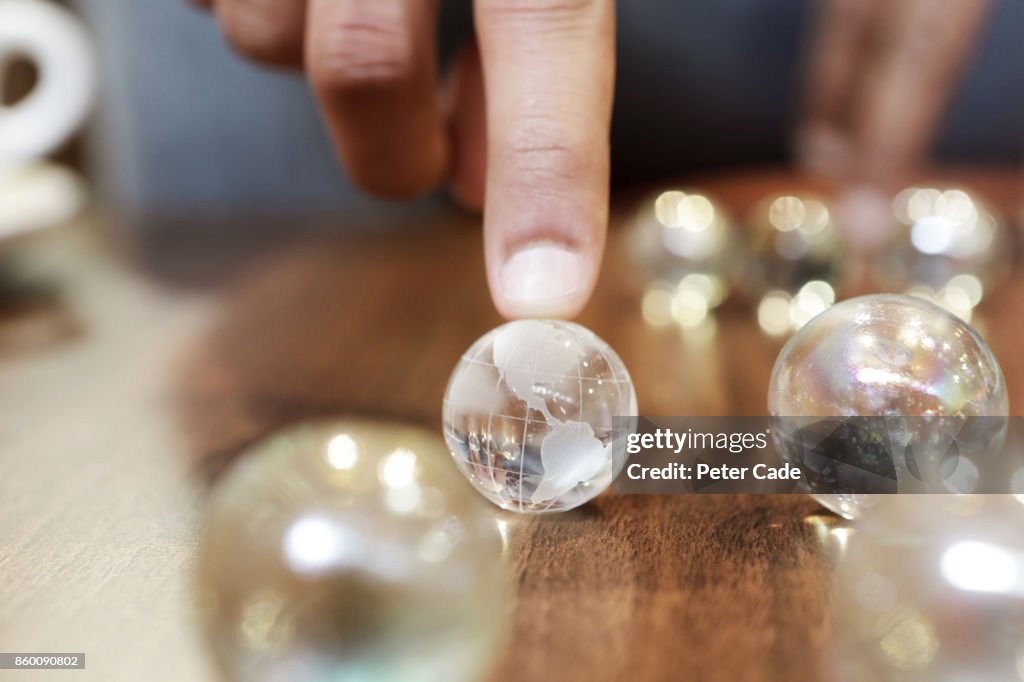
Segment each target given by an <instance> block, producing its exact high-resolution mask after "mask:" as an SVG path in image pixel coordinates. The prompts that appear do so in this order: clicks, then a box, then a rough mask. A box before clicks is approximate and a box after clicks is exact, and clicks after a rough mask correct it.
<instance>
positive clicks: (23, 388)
mask: <svg viewBox="0 0 1024 682" xmlns="http://www.w3.org/2000/svg"><path fill="white" fill-rule="evenodd" d="M954 177H956V176H955V175H954ZM967 179H968V180H970V181H971V182H972V184H973V185H974V186H975V187H977V188H978V190H979V191H980V193H981V194H982V195H983V196H986V197H987V198H988V199H989V201H990V202H991V203H993V204H994V205H996V206H997V207H998V208H1001V209H1002V210H1003V211H1004V212H1006V213H1008V214H1011V215H1019V211H1020V201H1021V186H1020V178H1019V176H1012V175H1006V174H978V173H974V174H968V175H967ZM798 182H799V181H795V180H793V179H791V178H786V177H784V176H779V175H753V176H747V177H741V178H712V179H707V180H705V181H701V182H694V183H692V184H695V185H698V186H700V187H702V188H704V189H707V190H708V191H710V192H713V193H714V194H715V195H717V196H718V197H719V198H720V199H721V200H722V201H723V202H725V203H726V204H728V205H730V206H732V207H733V208H735V209H736V210H738V211H742V210H743V209H744V208H746V207H748V206H750V205H751V204H752V203H753V202H754V201H756V200H758V199H759V198H761V196H763V195H764V194H766V193H768V192H770V191H776V190H779V189H782V188H788V187H793V186H794V183H798ZM687 184H690V183H687ZM795 186H799V184H797V185H795ZM399 220H401V221H402V222H404V223H408V221H409V218H408V216H403V217H401V218H399V219H389V220H380V219H378V220H376V221H374V220H355V219H350V222H359V223H360V225H364V226H365V227H368V228H374V229H369V230H361V231H356V232H354V233H349V234H347V235H341V234H337V233H334V234H330V233H328V232H327V231H320V230H315V229H308V230H306V229H303V230H300V231H298V232H296V233H295V234H293V235H290V236H289V235H284V236H282V235H281V234H277V235H275V236H273V237H267V238H264V237H263V236H262V232H256V233H253V232H249V233H243V232H242V231H241V230H234V231H232V232H229V233H219V234H210V233H200V232H199V231H197V230H189V229H187V228H180V229H177V230H175V231H174V232H173V233H166V232H158V233H157V234H156V235H155V236H153V237H147V238H146V239H143V240H141V241H136V242H134V243H133V244H131V247H130V248H128V249H124V248H114V246H112V244H111V243H110V240H109V239H107V238H104V237H102V236H100V233H101V232H102V231H101V230H95V229H83V228H81V227H78V226H76V227H74V228H73V229H67V230H63V231H58V232H54V233H53V234H50V235H46V236H43V237H41V238H40V239H38V240H36V241H34V242H33V243H32V244H30V245H26V246H24V247H23V248H22V249H21V250H20V251H19V262H18V263H17V268H14V267H12V266H10V265H9V266H8V267H6V268H5V273H6V276H7V277H8V279H15V278H21V279H28V280H29V281H33V282H44V283H45V282H48V283H50V284H49V285H48V286H47V287H43V288H42V289H39V288H38V285H33V286H34V288H32V289H31V291H30V292H29V293H25V289H24V286H23V285H21V284H18V283H17V282H15V283H13V284H12V283H10V282H9V283H8V288H7V293H5V294H4V299H3V301H2V302H0V400H2V414H3V422H2V426H0V434H2V436H0V438H2V449H0V466H2V470H3V471H4V472H5V473H6V474H7V475H6V476H4V477H3V478H2V480H0V500H2V502H0V522H2V528H3V530H4V540H5V542H4V547H3V550H2V551H0V575H2V576H3V577H4V578H5V579H4V581H3V584H2V585H0V602H2V603H4V604H5V607H4V609H3V611H2V613H0V642H2V644H3V648H4V649H5V650H8V651H50V650H56V649H60V650H67V651H85V652H87V655H88V657H89V658H88V661H89V662H88V672H87V675H89V678H90V679H92V678H95V679H129V678H131V679H137V678H145V679H151V680H163V679H166V680H181V679H192V680H201V679H208V678H210V676H211V674H212V673H211V671H210V670H209V669H208V666H207V664H206V662H205V660H204V658H203V657H202V650H201V646H200V642H199V636H198V634H197V633H196V631H195V628H194V627H193V620H192V615H193V614H192V609H191V606H190V601H189V594H190V592H189V589H190V582H189V581H190V566H191V563H190V562H191V560H192V557H193V554H194V541H195V537H196V528H197V524H198V521H199V515H200V510H201V505H202V498H203V495H204V492H205V489H206V486H207V485H208V483H209V481H210V480H211V479H212V478H214V477H215V476H216V474H217V472H219V471H220V470H221V469H222V468H223V466H224V465H225V464H226V462H227V461H228V460H229V459H230V458H231V457H232V456H233V455H234V454H235V453H237V452H238V451H239V449H240V448H242V447H244V446H245V445H247V444H249V443H251V442H253V441H255V440H257V439H259V438H260V437H261V436H263V435H265V434H267V433H269V432H271V431H273V430H275V429H277V428H279V427H281V426H283V425H285V424H288V423H292V422H294V421H297V420H301V419H305V418H308V417H312V416H320V415H327V414H339V413H347V414H359V415H379V416H387V417H393V418H399V419H403V420H407V421H410V422H415V423H420V424H423V425H426V426H428V427H430V428H432V429H436V430H437V431H438V433H439V432H440V402H441V396H442V394H443V392H444V388H445V383H446V381H447V379H448V374H449V372H450V371H451V369H452V366H453V365H454V362H455V360H456V359H457V358H458V356H459V354H460V353H461V352H462V351H463V350H464V349H465V348H466V347H468V345H469V344H470V343H471V342H472V341H473V340H475V339H476V338H478V337H479V336H480V335H481V334H483V333H484V332H486V331H487V330H488V329H490V328H492V327H493V326H495V325H496V324H498V323H499V322H500V320H499V318H498V317H497V314H496V313H495V311H494V310H493V306H492V304H491V303H490V300H489V297H488V294H487V291H486V288H485V284H484V274H483V262H482V258H481V254H482V245H481V239H480V234H479V230H478V229H476V227H475V221H473V220H472V219H469V218H466V217H462V216H457V215H455V214H454V213H453V212H451V211H450V210H448V209H445V208H442V207H435V208H427V209H424V210H423V211H422V217H421V218H420V222H421V223H422V224H420V225H417V226H415V227H413V226H409V225H404V226H403V225H400V224H398V221H399ZM94 222H98V221H94ZM93 227H95V225H93ZM179 227H180V226H179ZM403 228H404V229H403ZM625 251H626V249H625V247H624V244H623V233H622V231H621V230H613V232H612V234H611V236H610V239H609V246H608V256H607V258H606V261H605V264H604V270H603V273H602V276H601V280H600V283H599V285H598V289H597V292H596V293H595V296H594V299H593V301H592V302H591V304H590V305H589V306H588V307H587V309H586V311H585V312H584V314H583V315H582V316H581V318H580V320H579V321H580V322H581V323H582V324H584V325H586V326H588V327H590V328H592V329H593V330H594V331H595V332H597V333H598V334H599V335H600V336H601V337H602V338H604V339H606V340H607V341H608V342H609V343H610V344H611V345H612V346H613V347H614V348H615V349H616V350H617V351H618V353H619V354H620V355H621V357H622V358H623V360H624V361H625V362H626V364H627V366H628V367H629V369H630V371H631V373H632V375H633V379H634V382H635V385H636V390H637V394H638V396H639V402H640V411H641V413H644V414H655V415H657V414H662V415H668V414H677V415H716V414H722V415H725V414H751V415H756V414H764V411H765V394H766V389H767V384H768V375H769V371H770V369H771V367H772V363H773V362H774V359H775V356H776V354H777V353H778V350H779V348H780V347H781V343H782V342H781V340H778V339H773V338H769V337H766V336H764V335H763V334H761V333H760V332H759V330H758V327H757V323H756V320H755V319H754V317H753V315H752V314H751V312H750V311H749V310H748V309H746V308H744V307H742V306H739V305H726V306H725V307H724V308H723V309H722V310H721V311H720V313H719V314H718V315H717V316H716V318H715V320H714V324H713V325H711V326H705V327H702V328H701V329H700V330H698V331H694V332H686V331H682V330H680V329H678V328H676V327H666V328H659V329H655V328H652V327H650V326H648V325H646V324H645V323H644V321H643V317H642V315H641V312H640V304H639V301H640V297H641V291H640V286H639V284H638V282H637V278H636V277H635V276H634V274H633V273H632V272H631V269H630V265H629V263H628V257H627V254H626V253H625ZM15 269H16V270H17V271H18V272H16V273H15V272H14V270H15ZM1022 312H1024V274H1022V273H1021V272H1019V271H1018V272H1016V273H1015V274H1014V276H1013V277H1012V279H1011V281H1010V282H1009V284H1008V285H1007V286H1005V287H1004V288H1003V289H1002V290H1000V291H998V292H996V293H995V294H993V295H992V296H991V297H990V298H989V299H987V300H986V301H984V302H983V303H982V306H981V308H980V309H979V310H978V311H977V314H978V316H977V318H976V321H979V326H980V327H981V328H982V330H983V334H984V335H985V337H986V339H987V340H988V341H989V343H990V345H991V347H992V349H993V351H994V353H995V354H996V356H997V357H998V358H999V360H1000V362H1001V364H1002V367H1003V370H1004V372H1005V374H1006V377H1007V381H1008V384H1009V389H1010V391H1009V392H1010V405H1011V412H1012V413H1020V407H1018V406H1020V405H1022V404H1024V356H1022V354H1021V352H1020V351H1019V335H1020V332H1021V323H1020V320H1021V313H1022ZM495 514H496V515H497V516H498V518H499V519H500V522H501V526H502V528H503V530H504V534H505V537H506V544H507V554H508V558H509V560H510V562H511V563H512V565H513V569H514V572H515V579H516V589H515V593H516V594H515V603H514V605H513V612H512V614H511V616H510V619H511V622H510V627H509V630H508V634H507V638H506V647H505V650H504V651H503V653H502V654H501V655H500V656H499V659H498V661H497V662H496V667H495V672H494V675H493V679H495V680H507V679H564V680H576V679H579V680H584V679H587V680H599V679H600V680H604V679H607V680H617V679H624V678H627V677H628V678H631V679H680V678H683V679H700V680H709V681H715V680H723V681H726V680H728V681H730V682H731V681H735V680H751V681H755V682H757V681H765V682H769V681H776V680H783V679H784V680H789V681H800V680H808V681H811V680H820V679H823V678H826V677H827V672H826V671H827V669H828V662H829V656H828V654H829V642H830V621H829V617H828V596H827V595H828V584H829V576H830V569H831V563H830V562H831V558H830V556H831V554H830V552H831V545H830V543H831V542H832V541H834V540H835V538H836V537H837V533H836V532H834V529H835V527H836V526H837V521H836V520H835V519H834V518H833V517H830V516H827V515H824V514H823V513H822V512H820V510H819V508H818V507H817V506H816V505H815V504H814V503H813V501H811V500H809V499H808V498H805V497H802V496H780V497H756V496H675V497H654V496H614V495H605V496H602V497H601V498H599V499H598V500H597V501H596V502H595V503H593V504H590V505H587V506H586V507H584V508H582V509H579V510H576V511H574V512H570V513H567V514H564V515H558V516H551V517H516V516H515V515H512V514H505V513H501V512H498V511H495Z"/></svg>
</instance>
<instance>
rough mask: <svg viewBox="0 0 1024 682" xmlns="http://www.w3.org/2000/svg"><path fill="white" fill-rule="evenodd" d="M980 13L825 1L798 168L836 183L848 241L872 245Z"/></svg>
mask: <svg viewBox="0 0 1024 682" xmlns="http://www.w3.org/2000/svg"><path fill="white" fill-rule="evenodd" d="M989 9H990V3H989V2H986V1H985V0H957V1H954V2H941V3H938V2H934V0H827V2H825V3H824V4H823V5H822V7H821V15H820V17H819V19H820V21H819V26H818V33H817V35H816V39H815V42H814V45H813V48H812V50H811V55H810V57H811V61H810V72H809V80H808V83H807V88H808V89H807V100H806V108H805V112H804V121H803V124H802V127H801V128H802V129H801V132H800V134H799V136H798V140H797V155H798V158H799V160H800V162H801V163H802V165H803V166H804V167H806V168H808V169H809V170H812V171H814V172H816V173H821V174H824V175H827V176H831V177H833V178H836V179H838V180H839V181H841V182H842V183H843V184H844V186H845V187H847V190H846V191H845V193H844V194H842V195H841V196H840V199H839V205H838V208H839V210H840V211H841V213H842V214H843V218H844V223H845V224H846V225H847V226H848V228H849V232H850V234H849V236H850V238H851V240H852V241H853V243H854V244H855V245H857V246H860V247H862V248H864V249H867V250H871V249H874V248H877V247H878V246H880V245H881V244H882V243H883V242H884V240H885V238H886V236H887V230H888V227H889V225H890V224H891V211H890V208H889V196H891V193H892V191H893V190H894V189H895V188H896V187H898V186H899V185H900V184H901V183H904V182H907V181H908V180H910V179H911V176H912V174H913V172H914V170H915V168H916V167H918V166H919V164H920V163H921V162H922V160H924V157H925V156H926V155H927V152H928V148H929V145H930V143H931V141H932V139H933V137H934V134H935V132H936V130H937V128H938V126H939V124H940V123H941V119H942V115H943V114H944V113H945V111H946V107H947V104H948V102H949V100H950V98H951V96H952V94H953V92H954V89H955V87H956V85H957V83H958V82H959V76H960V75H961V72H962V70H963V66H964V64H965V62H966V61H967V60H968V58H969V57H970V53H971V50H972V47H974V45H975V43H976V42H977V38H978V35H979V33H980V30H981V28H982V26H983V24H984V19H985V17H986V15H987V13H988V10H989Z"/></svg>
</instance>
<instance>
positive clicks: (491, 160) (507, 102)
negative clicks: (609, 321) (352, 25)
mask: <svg viewBox="0 0 1024 682" xmlns="http://www.w3.org/2000/svg"><path fill="white" fill-rule="evenodd" d="M476 23H477V36H478V38H479V43H480V54H481V58H482V64H483V73H484V83H485V90H486V99H487V107H486V109H487V185H486V190H485V202H484V237H485V258H486V262H487V274H488V282H489V284H490V287H491V294H492V296H493V298H494V303H495V305H496V306H497V308H498V310H499V312H501V313H502V314H503V315H504V316H506V317H572V316H575V315H576V314H577V313H578V312H579V311H580V309H581V308H582V307H583V305H584V304H585V303H586V302H587V299H588V298H589V297H590V293H591V291H592V290H593V287H594V282H595V280H596V278H597V272H598V269H599V267H600V262H601V256H602V253H603V251H604V237H605V231H606V229H607V223H608V178H609V158H608V156H609V143H608V130H609V125H610V121H611V103H612V85H613V80H614V69H615V66H614V7H613V3H612V2H611V0H477V2H476Z"/></svg>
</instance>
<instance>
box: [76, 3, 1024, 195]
mask: <svg viewBox="0 0 1024 682" xmlns="http://www.w3.org/2000/svg"><path fill="white" fill-rule="evenodd" d="M75 1H76V2H77V4H78V6H79V7H80V9H81V10H82V13H83V14H84V16H85V18H86V20H87V22H88V23H89V24H90V26H91V29H92V31H93V34H94V36H95V38H96V41H97V44H98V49H99V51H100V58H101V64H102V68H103V73H102V77H101V84H102V87H103V89H104V92H103V96H102V102H101V110H100V112H99V113H98V115H97V117H96V120H95V125H94V129H93V131H92V134H91V136H90V139H89V145H88V150H89V154H88V156H89V158H90V159H91V160H92V163H93V165H94V170H95V171H96V174H95V176H96V177H97V178H98V182H99V191H100V196H101V199H102V200H103V201H104V202H105V203H107V204H108V205H111V206H113V207H115V208H116V209H118V210H120V211H124V212H126V213H128V214H137V213H142V214H161V213H174V214H180V213H183V212H190V211H203V212H209V211H217V212H233V211H242V212H246V213H256V212H261V211H269V212H275V213H277V212H282V213H286V212H323V211H328V210H333V209H338V208H344V209H353V208H358V207H368V206H374V207H375V206H379V205H380V202H376V201H374V200H372V199H370V198H368V197H366V196H364V195H362V194H361V193H360V192H359V191H358V190H355V189H353V188H352V187H351V186H350V185H349V184H348V182H347V181H346V179H345V176H344V172H343V170H342V169H341V168H339V167H338V165H337V163H336V162H335V159H334V157H333V156H332V154H331V152H330V148H329V145H328V143H327V139H326V136H325V133H324V131H323V129H322V127H321V124H320V121H319V118H318V115H317V112H316V110H315V108H314V106H313V102H312V98H311V94H310V92H309V89H308V88H307V86H306V84H305V82H304V81H303V79H302V78H301V76H299V75H296V74H289V73H282V72H276V73H275V72H271V71H267V70H264V69H261V68H259V67H256V66H253V65H251V64H249V63H247V62H245V61H244V60H243V59H241V58H240V57H238V56H236V55H235V54H234V53H232V52H231V51H230V49H229V48H228V47H227V46H226V45H225V44H224V42H223V41H222V40H221V37H220V34H219V31H218V28H217V25H216V24H215V22H214V21H212V19H211V18H210V17H209V16H208V15H207V14H205V13H204V12H202V11H200V10H198V9H196V8H194V7H192V6H190V5H189V4H188V3H187V2H185V0H75ZM936 5H937V8H940V7H941V5H942V2H938V1H937V2H936ZM810 9H811V6H810V5H808V3H807V2H801V1H797V0H717V1H716V2H705V1H701V2H667V1H665V2H656V1H653V0H644V1H643V2H619V3H618V74H617V85H616V104H615V115H614V122H613V129H612V148H613V179H614V181H615V182H616V183H629V182H639V181H646V180H650V179H653V178H657V177H661V176H666V175H672V174H684V173H688V172H693V171H697V170H708V169H714V168H720V167H724V166H733V165H753V164H764V163H771V162H776V163H777V162H780V161H784V160H785V159H787V158H788V156H789V148H790V138H791V136H792V130H793V126H794V122H795V116H796V113H797V106H798V103H799V96H800V84H801V82H802V74H801V63H802V61H801V55H802V52H803V46H804V45H805V44H806V39H807V34H808V30H809V28H810V24H811V22H810V11H809V10H810ZM471 26H472V17H471V11H470V3H469V2H468V1H462V2H446V3H444V9H443V12H442V19H441V22H440V29H439V30H440V32H441V44H442V46H443V47H442V53H443V55H442V56H443V58H444V56H446V55H450V54H451V53H452V52H453V51H454V49H455V48H456V47H457V46H458V45H459V44H460V43H461V42H462V41H463V40H464V39H465V37H466V36H467V35H468V33H469V31H470V30H471ZM1022 40H1024V2H1021V1H1020V0H1000V1H999V2H997V3H996V7H995V9H994V12H993V16H992V17H991V20H990V21H989V23H988V26H987V28H986V35H985V36H984V38H983V39H982V45H981V47H980V50H979V52H978V54H977V56H976V58H975V59H974V61H973V63H972V64H970V65H968V67H967V69H966V75H965V77H964V79H963V83H962V86H961V88H960V90H959V92H958V94H957V96H956V98H955V101H954V102H953V105H952V107H951V108H950V110H949V111H948V113H947V116H946V119H945V123H944V125H943V128H942V131H941V134H940V136H939V140H938V142H937V146H936V149H935V153H936V156H937V157H938V158H939V159H940V160H943V161H956V162H971V163H975V162H977V163H988V164H1018V165H1019V164H1021V163H1024V51H1022V47H1021V46H1022Z"/></svg>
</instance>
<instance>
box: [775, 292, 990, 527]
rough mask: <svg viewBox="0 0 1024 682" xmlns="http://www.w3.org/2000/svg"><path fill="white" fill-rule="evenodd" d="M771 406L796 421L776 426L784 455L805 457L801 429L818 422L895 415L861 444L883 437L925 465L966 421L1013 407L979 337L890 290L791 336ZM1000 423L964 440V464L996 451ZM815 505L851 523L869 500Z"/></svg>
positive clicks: (828, 498)
mask: <svg viewBox="0 0 1024 682" xmlns="http://www.w3.org/2000/svg"><path fill="white" fill-rule="evenodd" d="M768 410H769V413H770V414H771V415H772V416H773V417H776V418H778V417H786V418H789V419H776V420H775V421H774V424H775V426H774V427H773V437H774V439H775V442H776V445H777V447H778V448H779V450H780V452H781V454H782V455H783V457H787V458H794V459H798V458H799V457H800V453H798V452H795V451H794V443H796V442H798V441H800V439H801V437H802V434H801V433H799V432H798V430H802V429H804V428H807V427H808V426H809V425H811V424H813V423H814V422H815V421H816V419H815V418H824V417H855V416H859V417H888V418H891V419H888V420H884V421H883V420H876V421H873V422H871V423H870V426H871V428H878V429H881V430H883V431H884V433H866V432H865V433H860V434H854V436H855V437H856V438H857V439H858V442H859V443H878V442H881V441H882V440H884V441H885V443H887V447H891V448H893V453H892V454H895V451H903V452H907V451H910V452H914V453H916V456H919V457H923V458H924V460H926V461H927V460H928V459H929V458H931V459H933V460H934V459H936V458H941V457H942V456H944V452H936V451H935V450H936V448H947V447H948V444H949V442H950V438H951V437H953V436H952V434H954V433H959V431H958V429H961V427H962V426H963V421H962V418H970V417H1005V416H1006V414H1007V412H1008V405H1007V396H1006V385H1005V382H1004V380H1003V375H1002V372H1001V370H1000V369H999V364H998V363H997V362H996V359H995V357H993V355H992V353H991V351H990V350H989V348H988V346H987V345H986V344H985V342H984V341H983V340H982V339H981V337H980V336H978V334H977V332H975V331H974V330H973V329H972V328H971V327H970V326H968V325H967V324H966V323H965V322H964V321H963V320H961V319H960V318H958V317H956V316H955V315H952V314H950V313H949V312H947V311H945V310H943V309H942V308H940V307H938V306H936V305H934V304H932V303H929V302H927V301H924V300H922V299H919V298H916V297H912V296H901V295H888V294H883V295H874V296H863V297H860V298H855V299H851V300H848V301H844V302H842V303H839V304H837V305H835V306H834V307H832V308H830V309H828V310H826V311H825V312H823V313H821V314H820V315H818V316H817V317H815V318H813V319H812V320H811V321H810V322H809V323H808V324H807V325H806V326H805V327H804V328H803V329H801V330H800V331H799V332H798V333H797V334H796V335H795V336H793V338H792V339H790V340H789V342H788V343H787V344H786V346H785V347H784V348H783V349H782V352H781V353H780V354H779V357H778V359H777V360H776V362H775V367H774V369H773V371H772V376H771V381H770V384H769V391H768ZM794 417H799V418H802V419H799V420H798V419H792V418H794ZM898 418H903V419H898ZM925 418H932V419H925ZM951 418H958V419H959V420H960V421H957V420H955V419H951ZM851 423H852V422H851ZM856 423H858V424H863V423H864V421H863V420H861V421H858V422H856ZM995 426H996V428H986V429H983V430H982V432H981V433H975V432H968V433H967V434H966V435H971V438H972V440H971V441H970V442H965V443H960V446H961V449H962V450H963V451H962V452H961V453H960V454H961V455H964V457H963V458H962V459H961V461H969V460H968V458H969V456H970V455H972V454H974V453H981V454H984V453H988V452H991V451H994V450H998V448H999V446H1000V445H1001V443H1002V437H1003V435H1004V434H1005V421H1004V423H1003V426H1002V428H998V424H996V425H995ZM868 455H869V453H867V451H866V450H865V457H867V456H868ZM905 463H906V462H905V458H903V457H896V458H895V461H894V465H895V466H896V473H897V474H903V473H907V472H906V470H905V469H906V467H905ZM901 467H903V468H901ZM817 499H819V501H821V502H822V503H823V504H825V505H826V506H828V507H829V508H831V509H833V510H834V511H836V512H838V513H840V514H843V515H844V516H847V517H853V516H855V515H857V513H858V509H859V508H861V507H863V506H864V505H866V504H870V502H871V500H870V498H865V497H860V496H858V495H840V496H839V497H836V496H834V495H821V496H817Z"/></svg>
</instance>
